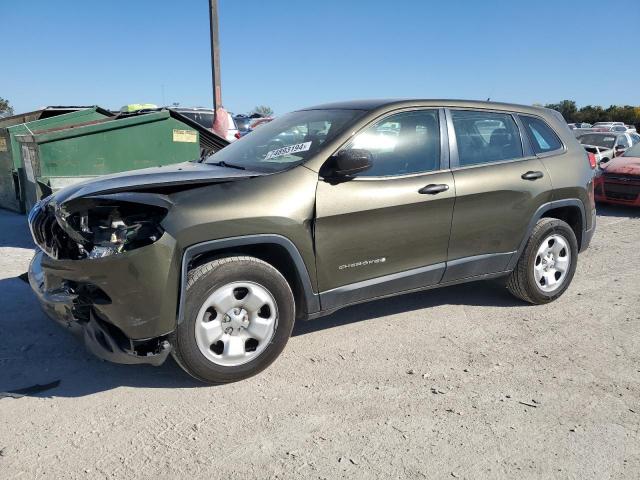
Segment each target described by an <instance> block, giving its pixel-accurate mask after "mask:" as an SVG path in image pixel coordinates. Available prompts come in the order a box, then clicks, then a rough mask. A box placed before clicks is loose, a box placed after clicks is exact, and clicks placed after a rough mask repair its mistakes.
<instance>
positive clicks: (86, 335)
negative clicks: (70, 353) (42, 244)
mask: <svg viewBox="0 0 640 480" xmlns="http://www.w3.org/2000/svg"><path fill="white" fill-rule="evenodd" d="M42 256H43V252H42V251H38V252H37V253H36V254H35V256H34V257H33V259H32V260H31V263H30V265H29V284H30V285H31V288H32V290H33V291H34V293H35V294H36V297H37V298H38V301H39V303H40V305H41V306H42V309H43V310H44V312H45V313H46V314H47V315H48V316H49V317H50V318H51V319H52V320H54V321H56V322H57V323H59V324H61V325H63V326H65V327H67V328H69V329H70V330H71V331H72V332H73V333H75V334H77V335H79V336H82V338H83V339H84V343H85V345H86V347H87V349H88V350H89V351H90V352H91V353H93V354H94V355H95V356H97V357H99V358H101V359H103V360H108V361H110V362H114V363H124V364H150V365H155V366H158V365H161V364H162V363H164V361H165V360H166V359H167V357H168V356H169V353H170V352H171V345H170V344H169V342H168V340H167V339H166V338H162V337H159V338H152V339H146V340H131V339H129V338H127V337H126V336H125V335H124V333H123V332H122V331H121V330H120V329H118V328H117V327H116V326H114V325H112V324H110V323H109V322H107V321H106V320H104V319H101V318H99V316H98V315H97V313H96V311H95V309H94V308H92V305H91V301H90V300H89V299H87V298H85V297H84V296H83V292H82V291H81V290H79V289H78V288H77V287H76V286H75V285H73V284H71V283H62V284H60V285H58V286H57V287H56V288H52V289H47V286H46V281H45V273H44V271H43V269H42V264H41V262H42Z"/></svg>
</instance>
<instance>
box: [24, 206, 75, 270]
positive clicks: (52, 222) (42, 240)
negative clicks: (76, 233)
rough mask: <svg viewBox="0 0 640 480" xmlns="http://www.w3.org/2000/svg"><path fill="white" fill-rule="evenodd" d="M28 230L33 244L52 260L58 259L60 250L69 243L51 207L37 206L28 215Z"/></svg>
mask: <svg viewBox="0 0 640 480" xmlns="http://www.w3.org/2000/svg"><path fill="white" fill-rule="evenodd" d="M29 228H30V229H31V235H32V236H33V240H34V242H36V244H37V245H38V246H39V247H40V248H41V249H42V251H43V252H44V253H46V254H47V255H49V256H50V257H52V258H59V256H60V252H61V249H62V248H63V246H64V245H67V244H68V242H69V237H68V235H67V234H66V233H65V231H64V230H62V228H60V225H59V224H58V221H57V220H56V215H55V213H54V211H53V207H50V206H48V205H46V204H42V203H41V204H38V205H36V206H35V207H34V208H33V210H31V212H30V213H29Z"/></svg>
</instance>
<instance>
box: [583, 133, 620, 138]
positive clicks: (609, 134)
mask: <svg viewBox="0 0 640 480" xmlns="http://www.w3.org/2000/svg"><path fill="white" fill-rule="evenodd" d="M585 135H608V136H611V135H626V132H586V133H585V134H584V135H581V137H584V136H585Z"/></svg>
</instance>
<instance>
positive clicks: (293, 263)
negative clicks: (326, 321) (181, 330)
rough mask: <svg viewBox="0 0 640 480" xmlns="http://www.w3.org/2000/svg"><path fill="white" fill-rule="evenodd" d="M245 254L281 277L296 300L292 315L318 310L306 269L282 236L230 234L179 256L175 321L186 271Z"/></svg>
mask: <svg viewBox="0 0 640 480" xmlns="http://www.w3.org/2000/svg"><path fill="white" fill-rule="evenodd" d="M235 255H249V256H253V257H256V258H259V259H260V260H263V261H265V262H267V263H269V264H270V265H272V266H273V267H274V268H275V269H277V270H278V271H279V272H280V273H281V274H282V276H284V277H285V279H286V280H287V282H288V283H289V285H290V287H291V290H292V292H293V295H294V299H295V302H296V307H297V308H296V317H298V318H305V317H306V316H307V315H308V314H311V313H316V312H318V311H320V300H319V296H318V294H317V293H315V292H314V291H313V286H312V283H311V277H310V275H309V271H308V269H307V267H306V265H305V263H304V260H303V259H302V255H301V254H300V252H299V251H298V248H297V247H296V246H295V245H294V244H293V242H292V241H291V240H289V239H288V238H286V237H284V236H282V235H268V234H261V235H248V236H241V237H231V238H224V239H219V240H211V241H207V242H202V243H198V244H195V245H191V246H190V247H188V248H186V249H185V251H184V252H183V255H182V267H181V277H180V291H179V298H178V312H177V323H178V324H180V323H182V321H183V319H184V300H185V291H186V284H187V275H188V272H189V271H190V270H192V269H193V268H196V267H198V266H200V265H202V264H204V263H207V262H210V261H212V260H215V259H217V258H221V257H226V256H235Z"/></svg>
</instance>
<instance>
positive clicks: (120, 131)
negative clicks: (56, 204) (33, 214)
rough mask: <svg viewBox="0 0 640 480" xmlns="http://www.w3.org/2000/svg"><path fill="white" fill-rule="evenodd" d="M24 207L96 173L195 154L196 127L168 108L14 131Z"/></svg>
mask: <svg viewBox="0 0 640 480" xmlns="http://www.w3.org/2000/svg"><path fill="white" fill-rule="evenodd" d="M16 138H17V140H18V142H20V154H21V158H22V162H23V165H24V171H25V180H26V181H25V185H24V188H23V190H24V193H25V207H26V208H27V209H30V208H31V207H32V206H33V205H34V203H35V202H36V201H37V200H38V199H40V198H42V197H44V196H46V195H48V194H50V193H51V192H55V191H57V190H59V189H60V188H63V187H65V186H67V185H71V184H74V183H77V182H80V181H83V180H86V179H90V178H93V177H96V176H99V175H104V174H109V173H117V172H122V171H125V170H134V169H138V168H145V167H155V166H161V165H169V164H172V163H179V162H184V161H189V160H196V159H198V158H199V157H200V132H199V131H198V130H197V129H195V128H193V127H191V126H190V125H188V124H186V123H183V122H181V121H180V120H178V119H176V118H173V116H172V115H171V113H170V112H169V111H167V110H162V111H158V112H151V113H145V114H140V115H134V116H124V117H116V118H114V119H110V118H107V119H104V120H99V121H94V122H89V123H87V124H75V125H71V126H69V127H63V128H54V129H48V130H42V131H38V132H33V133H32V134H26V135H18V136H17V137H16Z"/></svg>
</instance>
